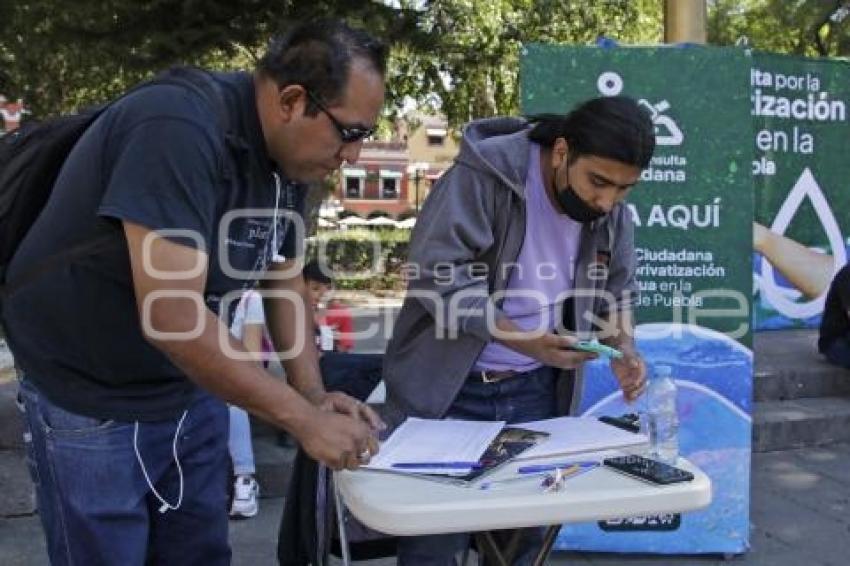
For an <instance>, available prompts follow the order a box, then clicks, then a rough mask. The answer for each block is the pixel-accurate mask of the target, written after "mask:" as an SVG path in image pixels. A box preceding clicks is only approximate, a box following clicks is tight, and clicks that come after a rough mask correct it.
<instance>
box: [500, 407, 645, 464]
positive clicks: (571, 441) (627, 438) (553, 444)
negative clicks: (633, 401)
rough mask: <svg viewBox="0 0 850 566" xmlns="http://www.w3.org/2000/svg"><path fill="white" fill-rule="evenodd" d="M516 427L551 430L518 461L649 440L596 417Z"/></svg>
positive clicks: (619, 446)
mask: <svg viewBox="0 0 850 566" xmlns="http://www.w3.org/2000/svg"><path fill="white" fill-rule="evenodd" d="M516 426H519V427H522V428H527V429H530V430H536V431H539V432H548V433H549V438H547V439H546V440H544V441H543V442H541V443H540V444H538V445H537V446H534V447H533V448H531V449H529V450H526V451H525V452H523V453H522V454H520V455H519V456H518V457H517V458H516V459H517V460H530V459H532V458H545V457H547V456H560V455H565V454H574V453H579V452H594V451H597V450H610V449H615V448H617V449H619V448H628V447H630V446H639V445H641V444H646V443H647V442H649V439H648V438H647V437H646V436H645V435H643V434H637V433H634V432H629V431H627V430H623V429H621V428H617V427H615V426H611V425H609V424H605V423H603V422H600V421H599V420H598V419H597V418H596V417H559V418H556V419H546V420H543V421H534V422H530V423H523V424H518V425H516Z"/></svg>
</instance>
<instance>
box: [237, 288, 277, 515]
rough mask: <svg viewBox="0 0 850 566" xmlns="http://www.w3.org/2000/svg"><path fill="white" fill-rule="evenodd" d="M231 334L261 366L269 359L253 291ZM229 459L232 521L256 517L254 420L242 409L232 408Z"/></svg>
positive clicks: (259, 300) (257, 298)
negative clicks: (232, 476)
mask: <svg viewBox="0 0 850 566" xmlns="http://www.w3.org/2000/svg"><path fill="white" fill-rule="evenodd" d="M230 334H231V335H232V336H233V337H234V338H235V339H236V340H239V341H241V342H242V344H243V345H244V346H245V349H246V350H247V351H248V352H250V353H251V354H252V355H253V356H254V359H256V360H257V362H258V363H262V364H263V365H264V366H265V365H267V364H268V360H267V359H266V357H265V355H264V354H263V351H264V348H263V343H264V340H267V338H266V317H265V313H264V312H263V298H262V296H261V295H260V294H259V293H258V292H257V291H254V290H253V289H251V290H248V291H245V293H244V294H243V295H242V298H241V299H240V301H239V304H238V305H237V306H236V311H235V312H234V313H233V323H232V324H231V325H230ZM228 449H229V450H230V458H231V460H232V461H233V474H234V476H235V479H234V483H233V503H232V504H231V506H230V516H231V517H232V518H248V517H253V516H254V515H256V514H257V512H258V511H259V508H260V507H259V501H258V499H259V495H260V486H259V484H257V480H256V479H255V478H254V474H255V473H256V467H255V465H254V449H253V446H252V445H251V421H250V419H249V418H248V413H246V412H245V411H244V410H243V409H241V408H239V407H235V406H233V405H231V406H230V437H229V439H228Z"/></svg>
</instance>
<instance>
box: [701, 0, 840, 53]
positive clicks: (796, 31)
mask: <svg viewBox="0 0 850 566" xmlns="http://www.w3.org/2000/svg"><path fill="white" fill-rule="evenodd" d="M848 6H850V2H847V1H846V0H797V1H794V2H789V1H787V0H712V1H710V2H709V11H708V39H709V43H712V44H716V45H734V44H735V43H736V42H737V41H738V40H739V39H740V38H746V40H747V43H748V44H749V45H750V46H751V47H754V48H757V49H759V50H762V51H773V52H777V53H791V54H796V55H806V56H847V55H850V30H848V28H847V23H848V22H846V18H847V17H848V13H847V8H848Z"/></svg>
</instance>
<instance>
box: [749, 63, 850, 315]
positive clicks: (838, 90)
mask: <svg viewBox="0 0 850 566" xmlns="http://www.w3.org/2000/svg"><path fill="white" fill-rule="evenodd" d="M848 79H850V64H848V63H847V62H845V61H834V60H825V59H818V60H815V59H804V58H800V57H790V56H785V55H773V54H767V53H758V52H756V53H754V54H753V62H752V69H751V70H750V88H751V112H752V116H753V122H754V128H753V138H752V139H753V148H754V150H755V157H754V161H753V165H752V173H753V184H754V189H755V222H756V223H755V227H754V242H753V245H754V248H755V251H756V256H755V262H754V271H755V280H756V282H757V285H756V288H757V297H756V302H755V304H756V310H755V312H756V324H757V328H759V329H774V328H787V327H795V326H816V325H817V324H818V323H819V320H820V314H821V312H822V311H823V304H824V299H825V296H826V291H827V289H828V285H829V283H830V281H831V279H832V276H833V275H834V274H835V273H836V272H837V271H838V270H839V269H840V268H841V267H843V266H844V264H846V263H847V240H845V235H846V234H848V229H850V221H848V219H847V218H846V215H842V214H838V213H837V212H836V211H846V210H850V191H847V188H846V186H847V182H848V179H850V160H848V159H842V158H841V155H842V153H844V152H846V148H847V140H848V135H847V125H848V120H849V119H850V117H848V115H847V113H848V108H847V102H846V101H847V100H850V80H848Z"/></svg>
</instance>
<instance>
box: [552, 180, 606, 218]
mask: <svg viewBox="0 0 850 566" xmlns="http://www.w3.org/2000/svg"><path fill="white" fill-rule="evenodd" d="M555 199H556V200H557V201H558V204H559V205H560V206H561V210H562V211H563V212H564V214H566V215H567V216H569V217H570V218H572V219H573V220H575V221H576V222H581V223H582V224H587V223H589V222H593V221H594V220H598V219H600V218H602V217H603V216H605V213H604V212H602V211H600V210H596V209H595V208H593V207H591V206H589V205H588V204H587V203H586V202H584V201H583V200H581V198H580V197H579V196H578V195H577V194H576V192H575V191H574V190H573V188H572V186H570V185H569V184H568V185H567V186H566V187H564V188H563V189H561V190H558V189H557V187H556V188H555Z"/></svg>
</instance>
